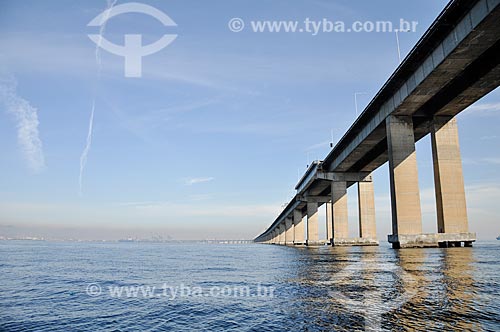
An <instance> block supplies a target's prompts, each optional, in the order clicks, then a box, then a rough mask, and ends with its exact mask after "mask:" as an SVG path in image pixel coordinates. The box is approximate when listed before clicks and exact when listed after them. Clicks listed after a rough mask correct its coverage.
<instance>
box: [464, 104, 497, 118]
mask: <svg viewBox="0 0 500 332" xmlns="http://www.w3.org/2000/svg"><path fill="white" fill-rule="evenodd" d="M498 111H500V103H483V104H474V105H472V106H470V107H468V108H467V109H466V110H465V111H464V112H463V114H464V115H482V116H486V115H495V114H498V113H494V112H498Z"/></svg>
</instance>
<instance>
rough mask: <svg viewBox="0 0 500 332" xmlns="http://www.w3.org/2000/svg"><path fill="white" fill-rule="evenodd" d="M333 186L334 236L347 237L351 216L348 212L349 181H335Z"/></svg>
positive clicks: (336, 237)
mask: <svg viewBox="0 0 500 332" xmlns="http://www.w3.org/2000/svg"><path fill="white" fill-rule="evenodd" d="M331 186H332V208H333V238H334V239H345V238H347V237H348V236H349V229H348V218H349V217H348V212H347V182H345V181H338V182H337V181H333V182H332V185H331ZM334 242H335V241H334ZM334 244H335V243H334Z"/></svg>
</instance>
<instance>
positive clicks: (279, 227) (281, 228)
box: [278, 224, 285, 245]
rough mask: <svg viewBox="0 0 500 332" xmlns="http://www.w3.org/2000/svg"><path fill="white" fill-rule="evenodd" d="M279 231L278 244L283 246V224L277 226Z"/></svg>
mask: <svg viewBox="0 0 500 332" xmlns="http://www.w3.org/2000/svg"><path fill="white" fill-rule="evenodd" d="M278 229H279V243H280V244H281V245H283V244H285V227H284V225H283V224H280V225H279V226H278Z"/></svg>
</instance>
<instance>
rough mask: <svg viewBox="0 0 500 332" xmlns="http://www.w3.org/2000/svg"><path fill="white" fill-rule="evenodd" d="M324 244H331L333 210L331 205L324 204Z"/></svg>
mask: <svg viewBox="0 0 500 332" xmlns="http://www.w3.org/2000/svg"><path fill="white" fill-rule="evenodd" d="M325 207H326V242H327V243H330V244H332V243H333V242H332V241H333V210H332V209H333V208H332V203H326V204H325Z"/></svg>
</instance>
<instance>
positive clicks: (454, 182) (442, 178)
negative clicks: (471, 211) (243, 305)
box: [431, 117, 469, 233]
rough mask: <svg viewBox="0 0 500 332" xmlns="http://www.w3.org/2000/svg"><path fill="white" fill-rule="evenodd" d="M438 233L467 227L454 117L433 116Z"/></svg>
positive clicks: (432, 136)
mask: <svg viewBox="0 0 500 332" xmlns="http://www.w3.org/2000/svg"><path fill="white" fill-rule="evenodd" d="M431 141H432V158H433V161H434V186H435V189H436V207H437V222H438V233H466V232H468V231H469V225H468V220H467V208H466V203H465V189H464V178H463V175H462V159H461V157H460V145H459V142H458V128H457V120H456V119H455V118H453V119H450V118H449V117H435V118H434V121H433V124H432V131H431Z"/></svg>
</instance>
